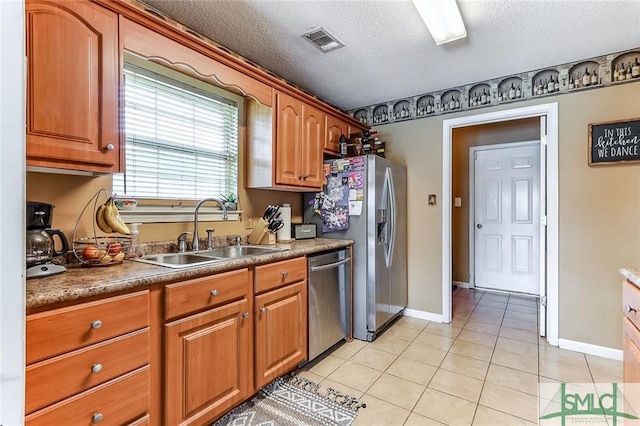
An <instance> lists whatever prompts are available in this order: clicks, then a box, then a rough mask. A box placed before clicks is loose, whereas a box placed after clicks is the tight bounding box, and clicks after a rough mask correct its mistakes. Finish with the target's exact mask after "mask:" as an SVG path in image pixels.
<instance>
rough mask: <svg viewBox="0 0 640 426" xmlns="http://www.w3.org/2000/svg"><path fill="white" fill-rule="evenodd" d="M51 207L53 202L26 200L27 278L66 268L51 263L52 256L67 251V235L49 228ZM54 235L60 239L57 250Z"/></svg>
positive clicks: (43, 275)
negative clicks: (59, 247)
mask: <svg viewBox="0 0 640 426" xmlns="http://www.w3.org/2000/svg"><path fill="white" fill-rule="evenodd" d="M53 207H54V206H53V204H48V203H38V202H31V201H27V234H26V244H25V245H26V253H25V255H26V262H27V278H36V277H46V276H49V275H55V274H59V273H61V272H64V271H66V270H67V269H66V268H65V267H64V266H62V265H56V264H53V263H51V260H52V259H53V257H54V256H60V255H63V254H65V253H66V252H67V251H69V242H68V241H67V237H65V235H64V234H63V233H62V232H61V231H60V230H58V229H51V220H52V215H53ZM54 237H57V238H58V239H59V240H60V245H61V249H60V250H59V251H58V250H56V248H55V241H54Z"/></svg>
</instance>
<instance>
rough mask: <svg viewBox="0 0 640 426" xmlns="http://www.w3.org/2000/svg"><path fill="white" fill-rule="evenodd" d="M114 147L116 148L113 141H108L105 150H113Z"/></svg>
mask: <svg viewBox="0 0 640 426" xmlns="http://www.w3.org/2000/svg"><path fill="white" fill-rule="evenodd" d="M114 149H116V147H115V146H113V144H112V143H108V144H107V146H105V147H104V150H105V151H113V150H114Z"/></svg>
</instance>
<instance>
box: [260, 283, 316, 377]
mask: <svg viewBox="0 0 640 426" xmlns="http://www.w3.org/2000/svg"><path fill="white" fill-rule="evenodd" d="M255 300H256V304H255V310H256V347H255V358H256V389H259V388H261V387H263V386H265V385H266V384H268V383H269V382H271V381H272V380H274V379H276V378H277V377H279V376H281V375H283V374H285V373H287V372H288V371H290V370H292V369H294V368H295V367H296V366H297V365H298V363H300V362H301V361H303V360H304V359H306V357H307V283H306V281H302V282H299V283H296V284H292V285H290V286H287V287H283V288H280V289H278V290H273V291H270V292H268V293H265V294H262V295H260V296H256V299H255Z"/></svg>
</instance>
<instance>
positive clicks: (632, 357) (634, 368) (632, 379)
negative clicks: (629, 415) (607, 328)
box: [622, 318, 640, 412]
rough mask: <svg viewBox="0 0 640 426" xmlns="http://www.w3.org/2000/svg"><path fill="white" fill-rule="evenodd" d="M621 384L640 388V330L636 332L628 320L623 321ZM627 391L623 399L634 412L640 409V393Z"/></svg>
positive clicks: (634, 389) (634, 390)
mask: <svg viewBox="0 0 640 426" xmlns="http://www.w3.org/2000/svg"><path fill="white" fill-rule="evenodd" d="M622 328H623V342H622V350H623V353H624V359H623V376H624V378H623V382H624V383H625V384H626V385H628V386H632V387H633V386H636V387H637V386H640V330H638V329H637V328H636V327H635V326H634V325H633V323H632V322H631V321H630V320H629V318H625V319H624V320H623V327H622ZM636 390H637V388H633V390H631V389H629V390H627V392H625V398H627V402H628V403H629V404H630V406H631V407H633V408H634V409H635V411H636V412H638V410H639V409H640V392H637V391H636Z"/></svg>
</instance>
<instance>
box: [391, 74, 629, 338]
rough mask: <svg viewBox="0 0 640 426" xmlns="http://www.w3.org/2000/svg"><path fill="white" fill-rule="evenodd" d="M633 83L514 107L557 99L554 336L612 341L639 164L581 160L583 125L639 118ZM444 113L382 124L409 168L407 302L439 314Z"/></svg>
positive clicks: (618, 314)
mask: <svg viewBox="0 0 640 426" xmlns="http://www.w3.org/2000/svg"><path fill="white" fill-rule="evenodd" d="M639 99H640V84H639V83H631V84H625V85H619V86H613V87H608V88H603V89H597V90H587V91H583V92H579V93H573V94H568V95H562V96H552V97H546V98H543V99H537V100H533V101H527V102H520V103H517V104H512V105H505V106H501V107H494V108H487V109H482V111H481V112H478V113H485V112H490V111H496V110H504V109H510V108H519V107H522V106H527V105H534V104H541V103H549V102H558V105H559V162H560V164H559V224H558V228H559V259H558V261H559V287H560V288H559V307H560V312H559V336H560V338H564V339H569V340H575V341H579V342H585V343H590V344H594V345H601V346H605V347H612V348H618V349H620V348H621V347H622V339H621V336H622V328H621V317H622V315H621V285H620V283H621V281H622V277H621V275H620V274H619V273H618V269H619V268H620V267H623V266H634V265H635V266H637V265H640V220H639V215H640V164H628V165H613V166H599V167H589V166H588V165H587V125H588V124H589V123H593V122H600V121H607V120H616V119H623V118H631V117H640V101H639ZM474 114H475V113H473V112H464V113H457V114H447V115H445V116H444V117H433V118H425V119H420V120H412V121H408V122H404V123H395V124H389V125H386V126H380V127H379V128H378V129H379V130H380V131H381V137H382V138H383V139H384V140H387V141H388V144H387V150H388V153H389V157H390V158H394V159H396V160H399V161H401V162H403V163H405V164H406V165H407V168H408V186H409V200H408V206H407V208H408V221H409V223H408V225H409V237H408V250H409V258H408V261H409V307H410V308H413V309H418V310H422V311H427V312H433V313H442V306H441V304H442V283H441V273H442V271H441V264H442V256H441V244H442V239H441V238H442V206H441V205H438V206H435V207H429V206H427V194H429V193H434V194H438V197H439V199H440V198H441V196H442V194H441V188H442V121H443V118H446V119H450V118H455V117H460V116H463V115H474Z"/></svg>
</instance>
